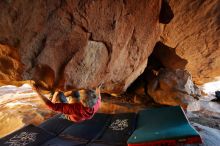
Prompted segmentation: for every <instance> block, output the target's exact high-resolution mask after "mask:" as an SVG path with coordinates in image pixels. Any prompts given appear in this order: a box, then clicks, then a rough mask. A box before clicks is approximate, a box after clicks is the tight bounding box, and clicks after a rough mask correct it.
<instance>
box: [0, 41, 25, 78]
mask: <svg viewBox="0 0 220 146" xmlns="http://www.w3.org/2000/svg"><path fill="white" fill-rule="evenodd" d="M21 72H22V64H21V63H20V57H19V54H18V53H17V50H16V49H15V48H11V47H9V46H6V45H1V44H0V80H4V81H11V80H20V79H21V78H20V73H21Z"/></svg>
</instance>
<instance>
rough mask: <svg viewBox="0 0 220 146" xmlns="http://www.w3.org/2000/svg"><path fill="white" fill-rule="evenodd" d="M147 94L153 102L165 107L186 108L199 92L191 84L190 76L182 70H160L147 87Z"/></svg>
mask: <svg viewBox="0 0 220 146" xmlns="http://www.w3.org/2000/svg"><path fill="white" fill-rule="evenodd" d="M147 88H148V89H147V92H148V94H149V95H150V96H151V97H152V98H153V99H154V101H155V102H157V103H160V104H165V105H182V106H183V107H187V105H188V104H189V103H190V102H193V101H195V99H194V97H196V96H199V95H200V94H201V93H200V90H199V89H198V88H197V87H196V86H195V85H194V84H193V82H192V77H191V75H190V74H189V73H188V72H187V71H184V70H180V69H177V70H168V69H161V70H160V72H159V74H158V76H157V77H156V78H155V79H153V80H152V81H151V82H150V83H149V84H148V87H147Z"/></svg>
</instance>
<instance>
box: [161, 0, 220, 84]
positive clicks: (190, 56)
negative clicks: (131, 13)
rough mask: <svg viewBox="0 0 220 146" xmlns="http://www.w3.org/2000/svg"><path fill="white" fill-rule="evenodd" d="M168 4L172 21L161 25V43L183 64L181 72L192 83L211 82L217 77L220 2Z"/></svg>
mask: <svg viewBox="0 0 220 146" xmlns="http://www.w3.org/2000/svg"><path fill="white" fill-rule="evenodd" d="M169 4H170V7H171V9H172V11H173V13H174V18H173V19H172V21H171V22H170V23H169V24H167V25H162V27H163V28H164V29H163V33H162V36H161V41H162V42H163V43H164V44H166V45H167V46H169V47H171V48H174V49H175V52H176V54H177V55H178V56H180V57H181V58H182V59H185V60H186V61H187V64H186V67H185V69H186V70H188V71H189V72H190V73H191V74H192V77H193V80H194V81H196V83H198V84H202V83H205V82H209V81H213V80H215V77H217V76H219V75H220V63H219V62H220V57H219V56H220V49H219V48H220V43H219V40H220V23H219V18H220V13H219V8H220V1H219V0H196V1H191V0H169ZM177 61H178V60H177ZM171 66H172V64H171Z"/></svg>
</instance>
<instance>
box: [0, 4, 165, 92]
mask: <svg viewBox="0 0 220 146" xmlns="http://www.w3.org/2000/svg"><path fill="white" fill-rule="evenodd" d="M160 4H161V1H160V0H148V1H145V0H138V1H133V0H116V1H113V0H112V1H110V0H97V1H91V0H72V1H65V0H38V1H30V0H16V1H8V0H3V1H0V27H1V28H4V29H0V43H1V44H7V45H9V46H12V47H15V48H17V49H18V53H19V55H20V57H21V61H22V63H23V64H24V69H23V74H21V75H22V79H23V80H25V79H31V78H33V75H34V74H35V73H34V72H36V71H37V70H36V68H38V69H39V67H37V66H38V65H46V66H49V68H50V69H49V70H53V72H54V75H53V76H55V80H54V86H61V87H68V88H73V87H76V88H87V87H90V88H91V87H95V86H97V85H98V84H100V83H102V82H103V83H104V88H105V90H106V91H109V92H121V91H124V90H125V89H126V88H127V87H128V86H129V85H130V84H131V83H132V82H133V81H134V80H135V79H136V78H137V77H138V76H139V75H140V74H141V73H142V72H143V71H144V69H145V67H146V65H147V58H148V56H149V55H150V53H151V52H152V49H153V47H154V45H155V43H156V42H157V40H158V37H159V35H160V29H159V28H160V27H159V12H160ZM38 71H39V70H38ZM39 72H41V71H39ZM45 76H46V75H45ZM45 76H44V77H43V78H44V79H45V78H46V77H45Z"/></svg>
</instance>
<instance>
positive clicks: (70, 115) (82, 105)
mask: <svg viewBox="0 0 220 146" xmlns="http://www.w3.org/2000/svg"><path fill="white" fill-rule="evenodd" d="M33 89H34V90H35V91H36V92H37V94H38V95H39V97H40V98H41V99H42V100H43V101H44V103H45V104H46V105H47V106H48V107H49V108H50V109H52V110H54V111H58V112H60V113H63V114H64V117H65V118H66V119H68V120H70V121H73V122H81V121H84V120H87V119H91V118H92V117H93V115H94V114H95V113H96V112H97V111H98V109H99V107H100V104H101V94H100V86H99V87H98V88H97V89H96V90H95V91H94V90H79V91H72V92H70V93H69V94H72V96H74V98H76V99H78V102H74V103H68V102H67V100H66V99H65V94H64V95H62V97H61V96H60V95H59V97H61V99H60V101H61V103H53V102H51V101H50V100H49V99H47V97H45V96H44V95H43V94H42V93H41V92H40V90H39V88H38V87H37V86H36V85H34V86H33Z"/></svg>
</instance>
